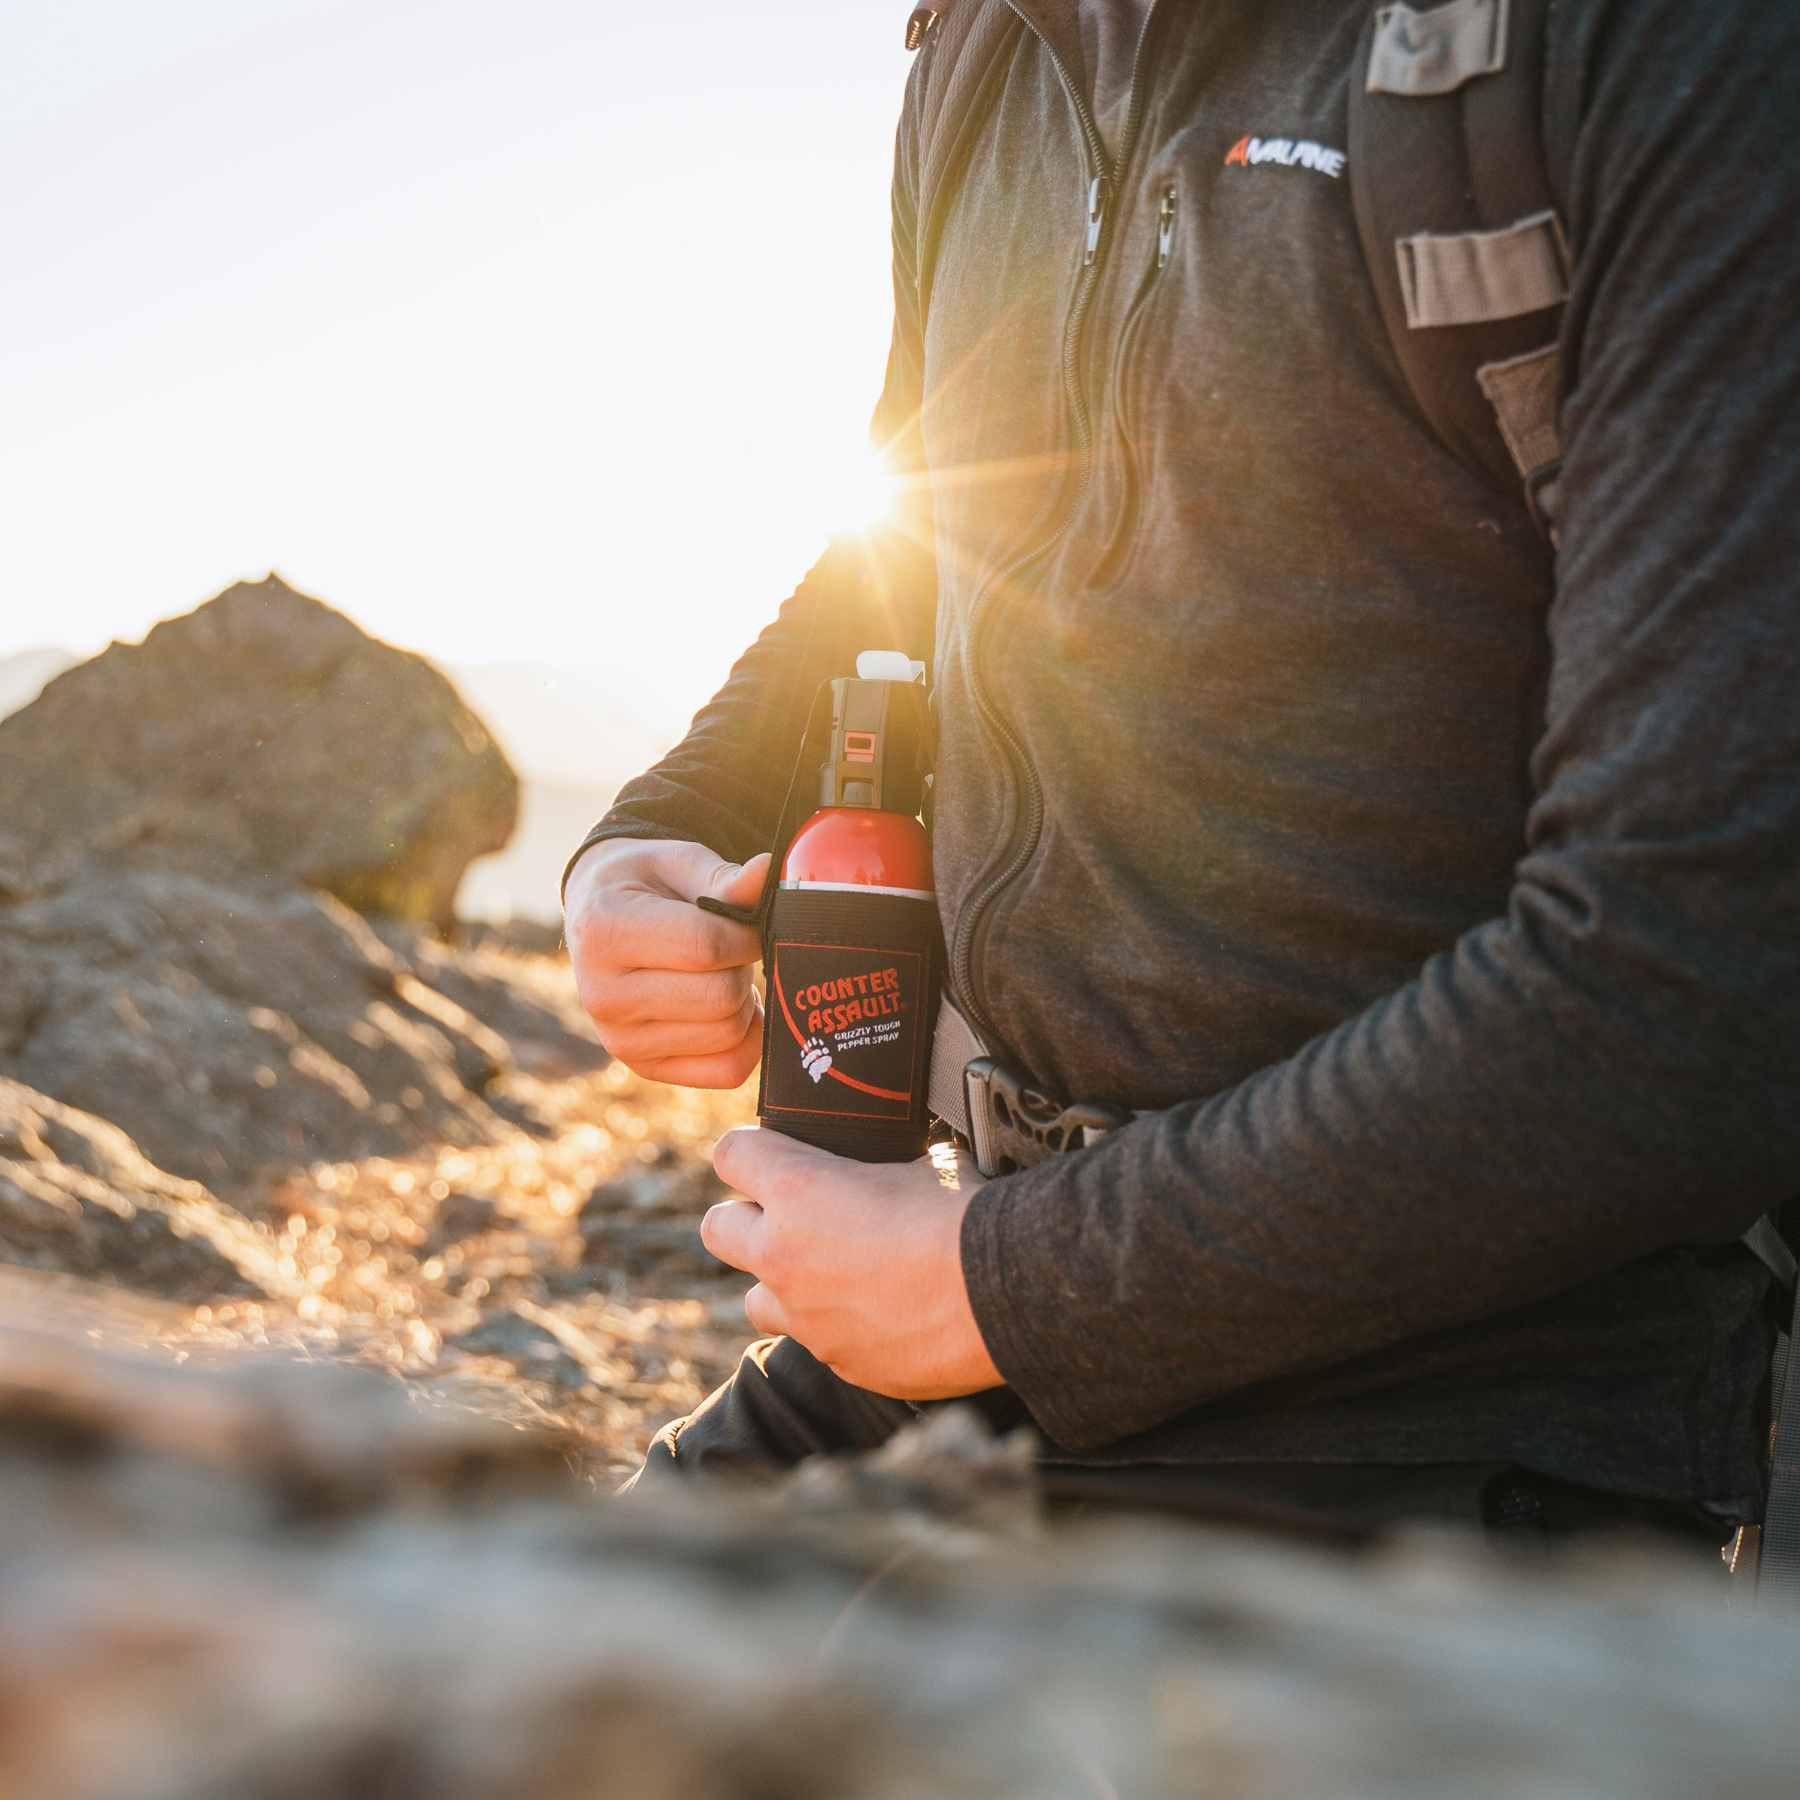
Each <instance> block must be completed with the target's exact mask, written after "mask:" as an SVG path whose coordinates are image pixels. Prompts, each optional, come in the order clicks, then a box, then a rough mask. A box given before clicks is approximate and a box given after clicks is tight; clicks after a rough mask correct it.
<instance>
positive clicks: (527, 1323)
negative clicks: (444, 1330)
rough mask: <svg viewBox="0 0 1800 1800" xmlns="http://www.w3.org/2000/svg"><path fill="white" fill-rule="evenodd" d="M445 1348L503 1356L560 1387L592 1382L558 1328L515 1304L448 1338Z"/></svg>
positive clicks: (524, 1371)
mask: <svg viewBox="0 0 1800 1800" xmlns="http://www.w3.org/2000/svg"><path fill="white" fill-rule="evenodd" d="M541 1316H543V1317H549V1316H551V1315H548V1314H545V1315H541ZM444 1348H445V1349H446V1350H457V1351H460V1352H462V1354H464V1355H465V1356H498V1357H503V1358H504V1359H505V1360H506V1361H507V1362H510V1363H512V1364H513V1365H514V1366H515V1367H516V1368H517V1369H518V1371H519V1373H520V1374H522V1375H524V1376H526V1377H527V1378H530V1379H535V1380H538V1381H548V1382H551V1383H552V1384H554V1385H555V1386H557V1387H559V1388H579V1387H585V1386H586V1385H587V1382H588V1374H587V1371H586V1370H585V1369H584V1368H583V1367H582V1366H581V1364H580V1363H579V1362H578V1361H577V1360H576V1359H575V1358H574V1357H573V1356H571V1355H570V1354H569V1351H568V1348H567V1346H566V1345H565V1344H564V1343H563V1340H562V1339H561V1338H560V1337H559V1336H558V1335H557V1334H556V1333H555V1332H554V1331H551V1330H550V1329H548V1327H547V1326H545V1325H544V1324H541V1323H540V1322H539V1320H538V1319H528V1318H526V1317H525V1316H524V1315H523V1314H521V1313H519V1312H517V1311H515V1310H514V1309H513V1308H511V1307H508V1308H506V1309H504V1310H502V1311H500V1312H497V1313H492V1314H490V1315H489V1316H488V1317H487V1318H485V1319H483V1320H482V1321H481V1323H480V1324H479V1325H477V1326H475V1327H474V1328H473V1329H472V1330H469V1331H465V1332H463V1333H462V1334H461V1335H460V1336H458V1337H453V1338H450V1339H447V1340H446V1342H445V1345H444Z"/></svg>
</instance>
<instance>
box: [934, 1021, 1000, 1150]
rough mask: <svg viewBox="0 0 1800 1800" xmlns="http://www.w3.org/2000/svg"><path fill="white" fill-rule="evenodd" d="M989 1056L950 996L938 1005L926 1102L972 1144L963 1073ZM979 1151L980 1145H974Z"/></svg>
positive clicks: (967, 1096)
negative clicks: (982, 1057) (975, 1061)
mask: <svg viewBox="0 0 1800 1800" xmlns="http://www.w3.org/2000/svg"><path fill="white" fill-rule="evenodd" d="M986 1055H987V1046H986V1045H985V1044H983V1043H982V1041H981V1039H980V1038H978V1037H977V1036H976V1035H975V1030H974V1027H973V1026H971V1025H970V1023H969V1021H968V1020H967V1019H965V1018H964V1017H963V1016H962V1014H961V1013H959V1012H958V1011H957V1010H956V1008H955V1007H954V1006H952V1005H951V1004H950V1001H949V998H948V996H946V997H945V998H944V999H943V1000H941V1001H939V1002H938V1016H937V1025H936V1026H935V1028H934V1029H933V1031H932V1034H931V1075H930V1078H929V1080H928V1082H927V1085H926V1103H927V1104H928V1105H929V1106H930V1108H931V1110H932V1111H933V1112H934V1113H936V1114H937V1116H938V1117H939V1118H940V1119H942V1120H943V1121H944V1123H945V1124H946V1125H948V1126H950V1127H951V1128H952V1129H954V1130H955V1131H956V1132H958V1133H959V1134H960V1135H961V1136H962V1137H963V1138H965V1139H967V1140H968V1142H969V1143H971V1144H974V1143H975V1139H974V1137H973V1135H972V1134H971V1132H970V1130H969V1095H968V1090H967V1088H966V1087H965V1086H964V1085H963V1070H964V1069H966V1068H967V1067H968V1066H969V1064H970V1063H972V1062H973V1061H974V1060H975V1059H976V1058H977V1057H978V1056H986ZM975 1148H976V1150H977V1151H978V1152H979V1151H980V1150H981V1148H982V1146H981V1145H979V1144H976V1145H975Z"/></svg>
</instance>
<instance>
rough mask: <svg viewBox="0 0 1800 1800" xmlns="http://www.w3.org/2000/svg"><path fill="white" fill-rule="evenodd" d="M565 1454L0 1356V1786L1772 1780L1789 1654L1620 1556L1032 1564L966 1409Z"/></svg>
mask: <svg viewBox="0 0 1800 1800" xmlns="http://www.w3.org/2000/svg"><path fill="white" fill-rule="evenodd" d="M568 1451H569V1446H568V1445H566V1444H565V1443H563V1442H561V1441H559V1440H558V1439H557V1438H556V1437H554V1436H547V1435H544V1434H541V1433H538V1432H534V1431H525V1430H513V1431H509V1430H504V1429H501V1428H499V1427H497V1426H489V1425H487V1424H486V1423H485V1422H484V1421H481V1420H477V1419H471V1418H469V1417H468V1416H467V1415H466V1414H463V1413H461V1412H459V1411H458V1410H457V1409H456V1408H454V1407H453V1406H450V1405H448V1404H447V1403H446V1402H445V1401H444V1399H443V1398H442V1397H441V1396H437V1395H433V1394H430V1393H423V1392H419V1393H413V1394H411V1395H409V1393H408V1391H407V1390H406V1389H405V1388H403V1387H402V1386H401V1385H400V1384H399V1383H397V1382H394V1381H392V1380H390V1379H388V1378H385V1377H383V1376H380V1375H378V1374H375V1373H373V1372H371V1371H347V1370H343V1369H333V1368H325V1367H319V1366H316V1365H314V1366H295V1365H292V1364H288V1363H283V1362H276V1361H260V1362H257V1363H255V1364H253V1365H244V1364H240V1365H238V1366H236V1367H232V1368H221V1367H217V1366H197V1365H196V1364H194V1363H190V1364H189V1365H188V1366H186V1367H184V1368H183V1369H181V1370H175V1369H173V1368H171V1367H169V1366H168V1364H167V1363H166V1362H161V1363H159V1362H157V1361H156V1360H154V1359H151V1358H146V1357H125V1356H122V1355H117V1354H107V1353H104V1352H102V1351H101V1350H99V1349H97V1348H96V1347H95V1346H94V1345H93V1344H92V1343H88V1342H84V1341H80V1340H76V1341H66V1340H61V1339H58V1338H55V1337H49V1336H43V1335H40V1334H35V1333H25V1332H20V1331H17V1330H0V1579H3V1580H4V1583H5V1592H6V1605H5V1606H4V1608H0V1718H3V1719H4V1720H5V1721H6V1729H5V1731H4V1732H3V1733H0V1792H4V1793H8V1794H14V1793H16V1794H31V1795H39V1794H42V1795H52V1794H53V1795H56V1796H58V1800H292V1797H294V1796H302V1795H304V1796H307V1797H308V1800H361V1797H362V1796H366V1795H372V1794H384V1795H396V1796H398V1795H430V1796H431V1797H432V1800H501V1797H502V1796H504V1797H505V1800H577V1797H578V1796H586V1795H594V1794H600V1793H606V1794H614V1793H617V1794H629V1795H631V1796H632V1797H633V1800H769V1797H770V1796H780V1797H781V1800H827V1797H829V1800H896V1797H897V1796H901V1795H933V1796H941V1797H943V1800H1005V1797H1010V1796H1021V1795H1031V1796H1040V1795H1041V1796H1062V1795H1067V1796H1070V1797H1071V1800H1080V1797H1083V1796H1102V1795H1117V1796H1121V1797H1125V1796H1129V1797H1133V1800H1136V1797H1140V1796H1142V1797H1149V1796H1162V1795H1178V1794H1209V1795H1221V1796H1231V1797H1232V1800H1262V1797H1265V1796H1266V1797H1268V1800H1275V1797H1276V1796H1289V1795H1297V1794H1308V1795H1310V1794H1322V1795H1331V1796H1332V1797H1333V1800H1441V1797H1442V1796H1444V1795H1447V1794H1491V1795H1518V1796H1526V1795H1575V1794H1582V1795H1599V1794H1629V1795H1631V1796H1633V1797H1634V1800H1691V1797H1692V1796H1694V1795H1701V1794H1729V1795H1731V1796H1733V1797H1734V1800H1788V1797H1789V1796H1790V1795H1791V1794H1792V1793H1793V1790H1794V1770H1795V1768H1796V1767H1800V1709H1796V1708H1795V1707H1794V1705H1793V1693H1792V1688H1793V1670H1794V1667H1795V1657H1796V1654H1797V1653H1800V1629H1797V1628H1796V1626H1795V1624H1794V1623H1793V1622H1791V1621H1782V1620H1779V1619H1766V1618H1765V1619H1755V1620H1746V1619H1741V1618H1735V1617H1732V1616H1730V1615H1728V1614H1727V1613H1726V1612H1725V1610H1724V1609H1723V1608H1722V1606H1721V1605H1720V1604H1719V1600H1718V1597H1717V1595H1716V1593H1714V1592H1713V1591H1711V1590H1710V1589H1709V1588H1707V1587H1705V1586H1703V1585H1701V1584H1700V1583H1699V1582H1698V1581H1697V1580H1696V1579H1695V1578H1694V1577H1693V1576H1691V1575H1689V1574H1688V1573H1687V1572H1686V1571H1685V1570H1684V1569H1683V1568H1682V1567H1681V1566H1680V1565H1678V1564H1677V1563H1675V1562H1673V1561H1664V1560H1658V1559H1657V1558H1656V1557H1654V1556H1652V1555H1650V1554H1648V1553H1641V1554H1636V1555H1629V1556H1621V1557H1619V1558H1617V1559H1615V1560H1613V1561H1611V1562H1597V1561H1596V1562H1592V1563H1590V1564H1589V1565H1588V1566H1585V1567H1583V1566H1580V1565H1569V1564H1560V1563H1557V1564H1551V1563H1544V1564H1536V1565H1534V1564H1531V1563H1526V1562H1518V1563H1513V1562H1502V1561H1499V1560H1497V1559H1494V1558H1490V1557H1488V1556H1485V1555H1482V1554H1479V1553H1477V1552H1475V1551H1473V1550H1472V1549H1470V1548H1469V1547H1467V1546H1465V1545H1463V1544H1460V1543H1456V1542H1453V1541H1451V1540H1448V1539H1439V1538H1430V1539H1419V1540H1416V1541H1412V1542H1410V1543H1407V1544H1403V1545H1400V1546H1397V1547H1395V1548H1393V1549H1391V1550H1389V1551H1388V1552H1386V1553H1383V1554H1377V1555H1371V1556H1365V1557H1362V1558H1361V1559H1351V1558H1347V1557H1343V1556H1335V1555H1328V1554H1325V1553H1323V1552H1321V1551H1319V1550H1318V1549H1316V1548H1300V1547H1296V1546H1291V1545H1289V1546H1282V1545H1274V1544H1268V1543H1258V1542H1256V1541H1254V1540H1251V1539H1247V1538H1244V1537H1241V1536H1236V1535H1232V1534H1228V1533H1224V1532H1219V1531H1211V1530H1205V1529H1197V1528H1192V1527H1187V1528H1182V1527H1177V1526H1175V1525H1172V1524H1167V1523H1164V1524H1157V1523H1152V1522H1148V1521H1135V1522H1131V1523H1129V1524H1127V1525H1123V1526H1118V1527H1114V1528H1111V1529H1094V1528H1075V1529H1073V1530H1070V1529H1067V1528H1059V1529H1058V1530H1056V1531H1045V1530H1042V1529H1038V1528H1035V1527H1034V1525H1033V1523H1032V1514H1031V1508H1030V1506H1029V1503H1028V1497H1021V1495H1020V1494H1019V1491H1018V1489H1019V1482H1020V1477H1021V1474H1022V1465H1021V1463H1020V1460H1019V1459H1018V1458H1017V1456H1016V1454H1015V1453H1014V1452H1013V1451H1012V1450H1011V1449H1010V1448H1009V1447H1007V1446H1000V1447H997V1448H996V1447H994V1446H991V1445H984V1444H983V1443H982V1441H981V1440H980V1439H979V1437H978V1436H974V1435H972V1434H971V1433H970V1432H969V1431H968V1429H967V1426H966V1423H962V1422H958V1420H957V1416H956V1415H954V1414H944V1415H941V1416H940V1419H939V1420H938V1421H934V1423H933V1425H932V1426H931V1427H929V1428H927V1429H926V1430H925V1431H923V1432H920V1433H914V1434H909V1438H908V1440H907V1441H906V1442H904V1443H897V1444H896V1445H894V1446H892V1447H891V1448H890V1449H889V1450H888V1451H887V1452H885V1453H884V1454H883V1455H882V1456H881V1457H878V1458H877V1459H875V1460H874V1462H872V1463H870V1464H869V1465H868V1466H867V1467H866V1468H865V1469H864V1471H863V1473H862V1475H861V1476H860V1477H858V1478H857V1479H854V1480H848V1481H846V1480H843V1479H841V1478H840V1477H841V1476H842V1474H843V1471H841V1470H828V1471H826V1472H825V1473H824V1474H823V1475H821V1476H818V1477H815V1478H812V1479H810V1480H807V1481H805V1482H802V1483H799V1484H796V1485H794V1486H791V1487H789V1488H788V1489H786V1490H779V1491H776V1492H774V1493H771V1494H768V1495H766V1496H757V1495H754V1494H746V1495H736V1494H733V1495H724V1496H717V1495H715V1496H711V1497H709V1496H707V1495H705V1494H703V1493H699V1494H696V1493H687V1492H678V1493H676V1494H674V1495H669V1494H666V1493H663V1494H658V1495H644V1494H640V1495H636V1496H633V1497H632V1498H630V1499H628V1500H625V1501H622V1502H619V1503H616V1504H606V1503H600V1502H597V1499H596V1496H595V1494H594V1492H593V1490H592V1489H591V1488H589V1487H587V1486H585V1485H584V1484H582V1483H581V1482H580V1481H578V1480H576V1479H575V1478H573V1477H572V1476H571V1474H570V1473H569V1470H568V1468H567V1467H566V1466H565V1460H564V1459H565V1457H566V1456H567V1454H568ZM1022 1498H1023V1499H1024V1503H1023V1504H1021V1500H1022Z"/></svg>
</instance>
